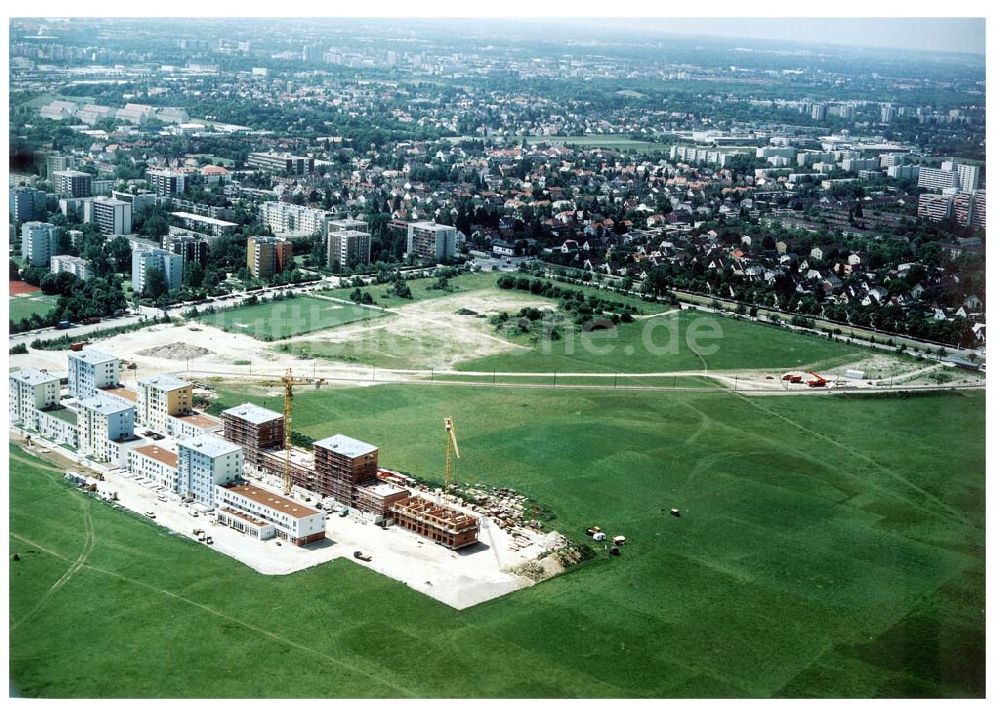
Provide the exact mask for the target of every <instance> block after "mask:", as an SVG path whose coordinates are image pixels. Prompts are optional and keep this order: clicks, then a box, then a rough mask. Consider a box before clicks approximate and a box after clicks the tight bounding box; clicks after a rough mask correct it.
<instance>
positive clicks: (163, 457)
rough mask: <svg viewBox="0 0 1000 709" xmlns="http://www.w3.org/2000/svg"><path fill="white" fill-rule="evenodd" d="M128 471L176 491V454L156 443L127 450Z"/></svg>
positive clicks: (177, 489)
mask: <svg viewBox="0 0 1000 709" xmlns="http://www.w3.org/2000/svg"><path fill="white" fill-rule="evenodd" d="M127 467H128V471H129V472H130V473H132V474H133V475H141V476H142V477H144V478H146V479H147V480H152V481H153V482H155V483H156V484H157V485H161V486H163V487H165V488H167V489H168V490H170V491H171V492H174V493H178V491H179V488H178V482H177V480H178V478H177V454H176V453H173V452H171V451H169V450H167V449H166V448H161V447H160V446H158V445H149V446H139V447H136V448H132V449H131V450H129V452H128V464H127Z"/></svg>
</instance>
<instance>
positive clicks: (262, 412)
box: [222, 402, 284, 423]
mask: <svg viewBox="0 0 1000 709" xmlns="http://www.w3.org/2000/svg"><path fill="white" fill-rule="evenodd" d="M222 415H223V416H232V417H234V418H239V419H243V420H244V421H249V422H250V423H267V422H268V421H274V420H275V419H280V418H284V416H283V415H282V414H279V413H278V412H277V411H271V409H265V408H264V407H263V406H258V405H257V404H251V403H250V402H246V403H244V404H240V405H239V406H234V407H232V408H231V409H226V410H225V411H223V412H222Z"/></svg>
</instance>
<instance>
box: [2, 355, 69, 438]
mask: <svg viewBox="0 0 1000 709" xmlns="http://www.w3.org/2000/svg"><path fill="white" fill-rule="evenodd" d="M9 382H10V402H9V404H10V408H9V413H10V421H11V423H18V424H21V425H23V426H27V427H29V428H37V427H38V416H37V412H38V411H41V410H44V409H50V408H52V407H54V406H56V405H57V404H58V403H59V377H57V376H55V375H54V374H50V373H49V372H46V371H42V370H38V369H35V368H34V367H27V368H25V369H18V370H17V371H14V372H11V373H10V376H9Z"/></svg>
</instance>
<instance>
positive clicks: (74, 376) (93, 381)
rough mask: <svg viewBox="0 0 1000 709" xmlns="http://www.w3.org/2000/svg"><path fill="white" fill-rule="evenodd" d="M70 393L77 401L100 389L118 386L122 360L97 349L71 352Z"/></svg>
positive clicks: (69, 359)
mask: <svg viewBox="0 0 1000 709" xmlns="http://www.w3.org/2000/svg"><path fill="white" fill-rule="evenodd" d="M68 368H69V375H68V378H69V393H70V395H72V396H74V397H76V398H77V399H86V398H89V397H91V396H94V395H95V394H97V392H98V390H100V389H110V388H114V387H117V386H118V382H119V379H118V377H119V374H120V372H121V360H119V359H118V358H117V357H115V356H114V355H110V354H108V353H106V352H101V351H100V350H95V349H89V348H88V349H85V350H80V351H79V352H70V353H69V357H68Z"/></svg>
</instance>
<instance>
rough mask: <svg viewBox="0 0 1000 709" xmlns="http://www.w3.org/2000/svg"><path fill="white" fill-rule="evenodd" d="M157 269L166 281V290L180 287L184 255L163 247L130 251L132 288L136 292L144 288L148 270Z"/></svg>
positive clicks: (142, 290)
mask: <svg viewBox="0 0 1000 709" xmlns="http://www.w3.org/2000/svg"><path fill="white" fill-rule="evenodd" d="M152 270H158V271H161V272H162V273H163V276H164V278H166V281H167V290H172V291H173V290H177V289H178V288H180V287H181V283H182V278H183V276H184V257H183V256H181V255H180V254H172V253H170V252H169V251H165V250H164V249H142V248H139V249H135V250H133V251H132V289H133V290H134V291H135V292H136V293H142V292H144V291H145V290H146V283H147V282H148V278H149V272H150V271H152Z"/></svg>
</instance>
